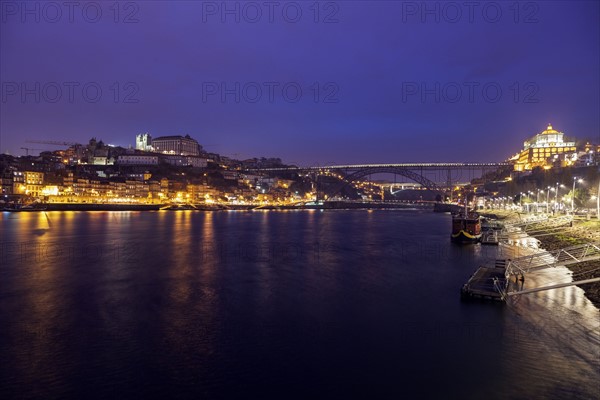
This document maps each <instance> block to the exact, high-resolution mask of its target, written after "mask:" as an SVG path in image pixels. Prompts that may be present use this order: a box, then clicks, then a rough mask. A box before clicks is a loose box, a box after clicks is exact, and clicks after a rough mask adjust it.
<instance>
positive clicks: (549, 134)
mask: <svg viewBox="0 0 600 400" xmlns="http://www.w3.org/2000/svg"><path fill="white" fill-rule="evenodd" d="M564 136H565V134H564V133H563V132H559V131H557V130H555V129H554V128H552V125H551V124H548V127H547V128H546V130H544V131H542V132H540V133H538V134H537V135H535V136H534V137H532V138H531V139H529V140H526V141H525V142H524V143H523V150H521V152H520V153H517V154H516V155H515V156H514V157H512V158H511V161H512V162H514V169H515V171H529V170H532V169H533V168H535V167H542V168H545V169H549V168H552V166H554V165H557V164H560V166H568V165H571V164H572V163H573V162H574V161H575V160H576V159H577V148H576V147H575V142H565V141H564V140H565V137H564Z"/></svg>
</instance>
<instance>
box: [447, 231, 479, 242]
mask: <svg viewBox="0 0 600 400" xmlns="http://www.w3.org/2000/svg"><path fill="white" fill-rule="evenodd" d="M450 239H451V240H452V241H453V242H455V243H460V244H469V243H477V242H479V240H481V234H478V235H473V234H470V233H469V232H466V231H464V230H462V229H461V230H460V231H458V232H456V233H453V234H452V235H450Z"/></svg>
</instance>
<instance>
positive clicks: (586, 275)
mask: <svg viewBox="0 0 600 400" xmlns="http://www.w3.org/2000/svg"><path fill="white" fill-rule="evenodd" d="M482 215H484V216H488V217H495V218H497V219H499V220H504V221H510V220H519V219H521V218H526V217H527V215H528V214H520V213H517V212H514V211H506V210H493V211H490V212H485V213H482ZM535 238H536V239H537V240H539V241H540V247H542V248H543V249H545V250H547V251H553V250H558V249H562V248H564V247H569V246H575V245H578V244H585V243H591V242H598V241H600V222H598V221H597V220H590V221H588V220H574V221H573V226H565V227H564V229H561V230H560V231H559V232H554V233H543V234H540V235H536V236H535ZM566 267H567V268H568V269H569V270H570V271H571V272H573V280H584V279H591V278H598V277H600V260H596V261H588V262H583V263H579V264H572V265H567V266H566ZM578 286H579V287H580V288H582V289H583V290H584V291H585V296H586V297H587V298H588V299H589V300H590V301H591V302H592V303H593V304H594V305H595V306H596V307H597V308H599V309H600V282H595V283H588V284H584V285H578Z"/></svg>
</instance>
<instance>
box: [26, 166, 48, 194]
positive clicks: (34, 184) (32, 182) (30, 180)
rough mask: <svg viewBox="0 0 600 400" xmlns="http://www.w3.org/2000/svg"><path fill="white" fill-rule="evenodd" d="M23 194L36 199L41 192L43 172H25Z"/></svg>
mask: <svg viewBox="0 0 600 400" xmlns="http://www.w3.org/2000/svg"><path fill="white" fill-rule="evenodd" d="M23 174H24V176H25V194H28V195H31V196H34V197H37V196H39V195H40V193H41V192H42V189H43V187H42V185H43V183H44V173H43V172H33V171H25V172H24V173H23Z"/></svg>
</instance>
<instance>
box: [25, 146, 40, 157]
mask: <svg viewBox="0 0 600 400" xmlns="http://www.w3.org/2000/svg"><path fill="white" fill-rule="evenodd" d="M21 150H25V155H26V156H28V155H29V150H32V151H36V150H37V151H42V150H43V149H32V148H31V147H21Z"/></svg>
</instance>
